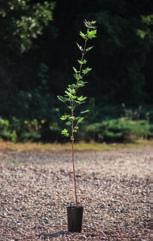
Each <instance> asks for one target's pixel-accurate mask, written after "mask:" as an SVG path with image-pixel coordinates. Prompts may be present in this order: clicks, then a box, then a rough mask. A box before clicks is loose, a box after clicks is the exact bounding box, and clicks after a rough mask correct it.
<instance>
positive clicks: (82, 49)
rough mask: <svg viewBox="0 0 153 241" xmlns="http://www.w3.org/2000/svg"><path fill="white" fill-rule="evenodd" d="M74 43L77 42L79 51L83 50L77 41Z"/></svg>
mask: <svg viewBox="0 0 153 241" xmlns="http://www.w3.org/2000/svg"><path fill="white" fill-rule="evenodd" d="M76 44H77V46H78V48H79V49H80V51H81V52H83V48H82V46H81V45H79V44H78V43H76Z"/></svg>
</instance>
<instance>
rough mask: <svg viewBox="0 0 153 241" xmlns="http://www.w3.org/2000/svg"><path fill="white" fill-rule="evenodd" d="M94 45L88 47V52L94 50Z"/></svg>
mask: <svg viewBox="0 0 153 241" xmlns="http://www.w3.org/2000/svg"><path fill="white" fill-rule="evenodd" d="M93 48H94V47H93V46H90V47H88V48H86V52H89V51H90V50H92V49H93Z"/></svg>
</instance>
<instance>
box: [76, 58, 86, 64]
mask: <svg viewBox="0 0 153 241" xmlns="http://www.w3.org/2000/svg"><path fill="white" fill-rule="evenodd" d="M78 63H79V64H81V65H83V64H86V63H87V60H86V59H78Z"/></svg>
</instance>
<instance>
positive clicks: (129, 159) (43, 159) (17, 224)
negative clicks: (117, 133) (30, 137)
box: [0, 147, 153, 241]
mask: <svg viewBox="0 0 153 241" xmlns="http://www.w3.org/2000/svg"><path fill="white" fill-rule="evenodd" d="M70 159H71V155H70V153H69V152H58V153H57V152H47V151H46V152H43V151H28V152H26V151H18V152H15V151H11V150H10V151H9V150H7V151H2V150H1V152H0V241H42V240H45V241H47V240H56V241H57V240H63V241H64V240H65V241H66V240H67V241H68V240H69V241H72V240H73V241H78V240H95V241H99V240H108V241H109V240H110V241H134V240H136V241H151V240H153V232H152V229H153V222H152V219H151V203H152V201H153V198H152V192H151V190H152V187H153V176H152V174H153V172H152V170H153V148H151V147H145V148H141V149H123V150H118V151H110V152H79V153H76V159H77V185H78V195H79V201H80V203H81V204H82V205H83V206H84V220H83V231H82V233H80V234H78V233H74V234H72V233H69V232H67V220H66V206H67V205H68V204H69V203H72V202H73V200H74V197H73V179H72V169H71V162H70Z"/></svg>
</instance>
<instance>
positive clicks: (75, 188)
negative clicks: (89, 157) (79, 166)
mask: <svg viewBox="0 0 153 241" xmlns="http://www.w3.org/2000/svg"><path fill="white" fill-rule="evenodd" d="M72 164H73V182H74V194H75V203H76V206H78V199H77V186H76V174H75V158H74V140H72Z"/></svg>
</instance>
